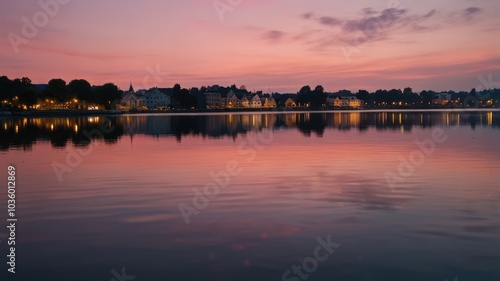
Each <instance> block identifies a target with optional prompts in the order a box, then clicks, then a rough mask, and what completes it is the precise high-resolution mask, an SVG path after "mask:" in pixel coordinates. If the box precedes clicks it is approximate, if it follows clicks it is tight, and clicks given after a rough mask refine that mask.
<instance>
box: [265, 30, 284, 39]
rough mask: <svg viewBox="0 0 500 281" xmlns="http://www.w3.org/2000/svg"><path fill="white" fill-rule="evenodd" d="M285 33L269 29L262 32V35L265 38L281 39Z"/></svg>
mask: <svg viewBox="0 0 500 281" xmlns="http://www.w3.org/2000/svg"><path fill="white" fill-rule="evenodd" d="M285 35H286V33H285V32H283V31H280V30H271V31H268V32H266V33H264V36H263V37H264V38H265V39H267V40H271V41H278V40H280V39H282V38H283V37H284V36H285Z"/></svg>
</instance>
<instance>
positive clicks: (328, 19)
mask: <svg viewBox="0 0 500 281" xmlns="http://www.w3.org/2000/svg"><path fill="white" fill-rule="evenodd" d="M318 21H319V23H321V24H324V25H330V26H337V25H340V24H342V21H341V20H338V19H336V18H332V17H320V18H319V20H318Z"/></svg>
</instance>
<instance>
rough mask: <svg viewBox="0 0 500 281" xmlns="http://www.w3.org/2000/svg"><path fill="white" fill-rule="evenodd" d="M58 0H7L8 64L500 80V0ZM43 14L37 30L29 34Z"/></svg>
mask: <svg viewBox="0 0 500 281" xmlns="http://www.w3.org/2000/svg"><path fill="white" fill-rule="evenodd" d="M51 1H52V2H53V3H59V4H57V9H56V10H55V12H54V13H51V15H48V16H47V17H46V18H45V19H46V22H43V21H44V13H45V12H43V11H44V10H43V9H42V8H41V6H40V5H39V4H38V1H35V0H30V1H8V2H6V3H3V4H2V9H1V11H0V18H2V25H1V26H0V31H1V33H2V34H3V36H2V39H1V41H0V62H1V66H2V69H1V71H0V75H7V76H9V78H16V77H23V76H27V77H30V78H31V79H32V80H33V82H34V83H47V82H48V80H50V79H51V78H62V79H65V80H66V81H67V82H69V81H70V80H72V79H77V78H83V79H87V80H89V82H90V83H91V84H103V83H106V82H114V83H116V84H117V85H118V86H119V87H120V88H122V89H126V88H128V84H129V81H130V79H131V80H132V81H133V83H134V86H135V88H136V89H137V88H149V87H152V86H159V87H171V86H172V85H173V84H174V83H180V84H181V85H182V86H183V87H200V86H203V85H205V86H208V85H213V84H220V85H230V84H237V85H243V84H244V85H246V86H247V88H248V89H249V90H253V89H255V90H264V91H265V92H267V91H268V90H269V89H271V90H272V91H281V92H297V91H298V90H299V89H300V87H301V86H303V85H306V84H310V85H311V86H313V87H314V86H315V85H318V84H321V85H323V86H324V87H325V89H326V90H327V91H337V90H340V89H344V88H346V89H350V90H353V91H356V90H358V89H368V90H376V89H379V88H384V89H389V88H402V87H406V86H410V87H413V88H414V89H416V90H423V89H434V90H450V89H451V90H470V89H471V88H473V87H476V88H484V87H485V86H486V87H487V86H496V85H484V83H483V84H481V81H484V79H479V77H484V78H485V79H486V80H488V79H487V77H488V76H489V75H493V80H494V81H500V37H499V36H498V34H499V31H500V18H499V17H498V16H497V15H498V14H500V3H499V2H498V1H496V0H483V1H479V0H453V1H452V0H443V1H439V2H438V1H430V0H423V1H411V0H401V1H397V0H390V1H389V0H384V1H368V0H360V1H351V2H352V3H349V2H347V1H326V0H321V1H320V0H316V1H304V0H287V1H284V0H240V1H236V0H231V1H229V0H219V2H218V3H219V4H220V3H226V4H225V5H230V4H227V3H233V4H234V3H236V5H234V7H230V10H229V9H228V10H226V11H225V12H219V13H218V12H217V10H216V8H215V7H214V0H186V1H159V0H149V1H136V0H107V1H97V0H89V1H81V0H57V1H59V2H55V1H56V0H41V2H44V3H47V2H51ZM222 5H224V4H222ZM227 7H229V6H227ZM34 15H37V16H38V17H36V16H35V20H38V27H37V31H36V32H31V33H32V34H29V33H26V32H24V33H23V26H25V25H26V24H25V23H24V22H23V17H25V18H26V19H28V21H29V22H31V23H33V22H34V21H33V18H34V17H33V16H34ZM35 24H36V22H35ZM31 31H32V30H31ZM26 35H28V36H26ZM16 41H17V43H16ZM16 51H17V52H16ZM496 84H498V83H496ZM497 87H498V86H497Z"/></svg>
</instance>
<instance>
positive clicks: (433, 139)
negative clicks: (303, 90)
mask: <svg viewBox="0 0 500 281" xmlns="http://www.w3.org/2000/svg"><path fill="white" fill-rule="evenodd" d="M0 126H1V127H0V149H1V150H0V157H1V158H0V159H1V161H0V164H1V165H0V169H1V170H3V171H5V172H3V171H0V175H1V176H0V180H1V185H0V186H1V187H2V189H1V190H2V191H1V193H0V198H1V202H2V203H1V204H0V206H1V208H2V211H1V212H0V214H1V217H0V219H1V220H0V226H1V228H0V234H1V233H7V231H6V229H5V223H6V219H7V217H6V213H7V212H6V209H7V207H6V204H5V202H6V200H7V198H6V196H7V192H6V190H7V188H6V184H5V183H6V181H7V176H6V174H7V173H6V171H7V166H8V165H10V164H13V165H15V167H16V172H17V177H16V178H17V209H16V212H17V217H18V219H19V221H18V223H17V228H16V231H17V237H16V238H17V249H16V257H17V260H16V262H17V264H16V271H17V273H16V276H15V277H16V279H14V280H39V281H45V280H47V281H50V280H54V281H59V280H64V281H67V280H96V281H97V280H105V281H108V280H113V278H114V280H116V281H120V280H132V276H135V278H134V279H133V280H277V281H278V280H293V281H297V280H343V281H350V280H360V281H361V280H363V281H367V280H376V281H382V280H398V281H399V280H411V281H413V280H414V281H417V280H418V281H443V280H445V279H448V280H450V281H451V280H454V279H455V277H457V280H460V281H465V280H482V281H488V280H492V281H493V280H494V281H498V280H500V177H499V172H500V161H499V159H500V146H499V139H500V112H499V111H493V112H488V111H484V112H427V113H425V112H412V113H408V112H407V113H397V112H395V113H393V112H379V113H366V112H362V113H359V112H354V113H346V112H343V113H300V114H293V113H292V114H278V115H274V114H232V115H206V116H154V115H144V116H121V117H105V116H101V117H74V118H73V117H70V118H1V117H0ZM89 139H90V140H89ZM388 178H389V181H388ZM217 184H219V186H218V185H217ZM205 188H206V191H204V189H205ZM203 192H206V193H207V194H208V196H207V195H200V194H203ZM180 208H181V209H182V210H183V211H184V212H185V214H184V216H183V215H182V214H181V211H180ZM4 238H5V237H2V236H0V240H2V243H0V253H1V254H0V262H1V264H3V266H2V273H0V276H1V280H11V279H12V276H9V275H7V274H6V273H5V272H6V270H7V267H6V263H5V262H6V259H7V258H6V255H7V254H8V253H7V244H6V243H5V242H6V241H5V239H4ZM329 239H330V242H331V243H330V246H325V244H328V240H329ZM294 265H295V266H296V267H295V268H293V267H294ZM299 266H300V268H299ZM122 269H123V271H122ZM287 270H290V271H289V272H287ZM294 271H295V272H296V273H294ZM123 274H125V275H123ZM4 275H5V276H6V278H4ZM120 275H121V276H120ZM7 277H8V278H9V279H7Z"/></svg>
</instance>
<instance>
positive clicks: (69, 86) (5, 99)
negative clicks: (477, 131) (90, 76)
mask: <svg viewBox="0 0 500 281" xmlns="http://www.w3.org/2000/svg"><path fill="white" fill-rule="evenodd" d="M233 86H234V85H233ZM233 86H232V87H233ZM234 87H235V86H234ZM209 88H210V87H205V86H203V87H201V88H199V89H198V88H196V87H194V88H191V89H186V88H182V87H181V86H180V84H175V85H174V86H173V88H172V89H170V90H171V92H172V106H171V107H173V108H182V109H199V110H201V109H205V103H204V101H205V100H204V94H205V92H206V91H208V89H209ZM249 93H251V92H249ZM259 93H260V94H262V91H259V92H256V94H259ZM122 94H123V91H121V90H120V89H119V88H118V87H117V86H116V85H115V84H113V83H106V84H103V85H98V86H92V85H91V84H90V83H89V82H88V81H86V80H84V79H75V80H72V81H70V82H69V83H67V82H66V81H64V80H63V79H59V78H56V79H51V80H50V81H49V82H48V84H47V85H35V84H33V83H32V81H31V80H30V79H29V78H27V77H23V78H16V79H13V80H11V79H9V78H8V77H7V76H1V77H0V101H1V102H2V109H20V108H22V107H23V106H22V105H25V106H26V107H27V108H29V107H31V106H33V105H35V104H37V103H38V102H39V101H40V100H42V101H43V100H46V99H50V100H53V101H55V102H57V103H61V104H64V103H68V102H71V101H75V100H77V101H79V102H80V103H82V102H84V103H88V104H98V105H101V106H102V107H104V108H106V109H112V107H113V105H114V103H115V102H116V101H117V100H120V99H121V97H122ZM442 94H446V95H447V97H449V100H450V101H451V102H450V104H449V106H452V105H453V106H464V107H480V106H497V105H498V104H499V101H500V89H485V90H481V91H477V90H476V89H472V90H471V91H469V92H465V91H459V92H456V91H446V92H435V91H432V90H424V91H421V92H420V93H417V92H414V91H413V89H412V88H409V87H407V88H405V89H403V90H401V89H392V90H382V89H380V90H376V91H374V92H369V91H367V90H359V91H358V92H355V93H353V92H351V91H349V90H341V91H338V92H325V89H324V88H323V86H321V85H318V86H316V87H315V88H314V89H312V88H311V87H310V86H308V85H306V86H303V87H302V88H301V89H300V90H299V91H298V92H297V93H296V94H281V93H273V97H274V98H275V99H276V101H277V103H278V104H279V105H282V104H283V103H284V101H285V100H286V99H288V98H292V99H294V100H296V102H297V104H298V106H303V107H306V106H307V107H309V108H324V107H326V106H327V104H326V101H327V98H334V97H340V98H342V97H345V96H355V97H356V98H358V99H360V100H362V101H363V102H364V107H365V108H392V107H397V108H405V107H408V108H429V107H434V106H443V105H442V104H441V105H439V104H433V101H434V100H435V99H436V98H438V97H439V96H440V95H442ZM75 109H78V107H76V108H75Z"/></svg>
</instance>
